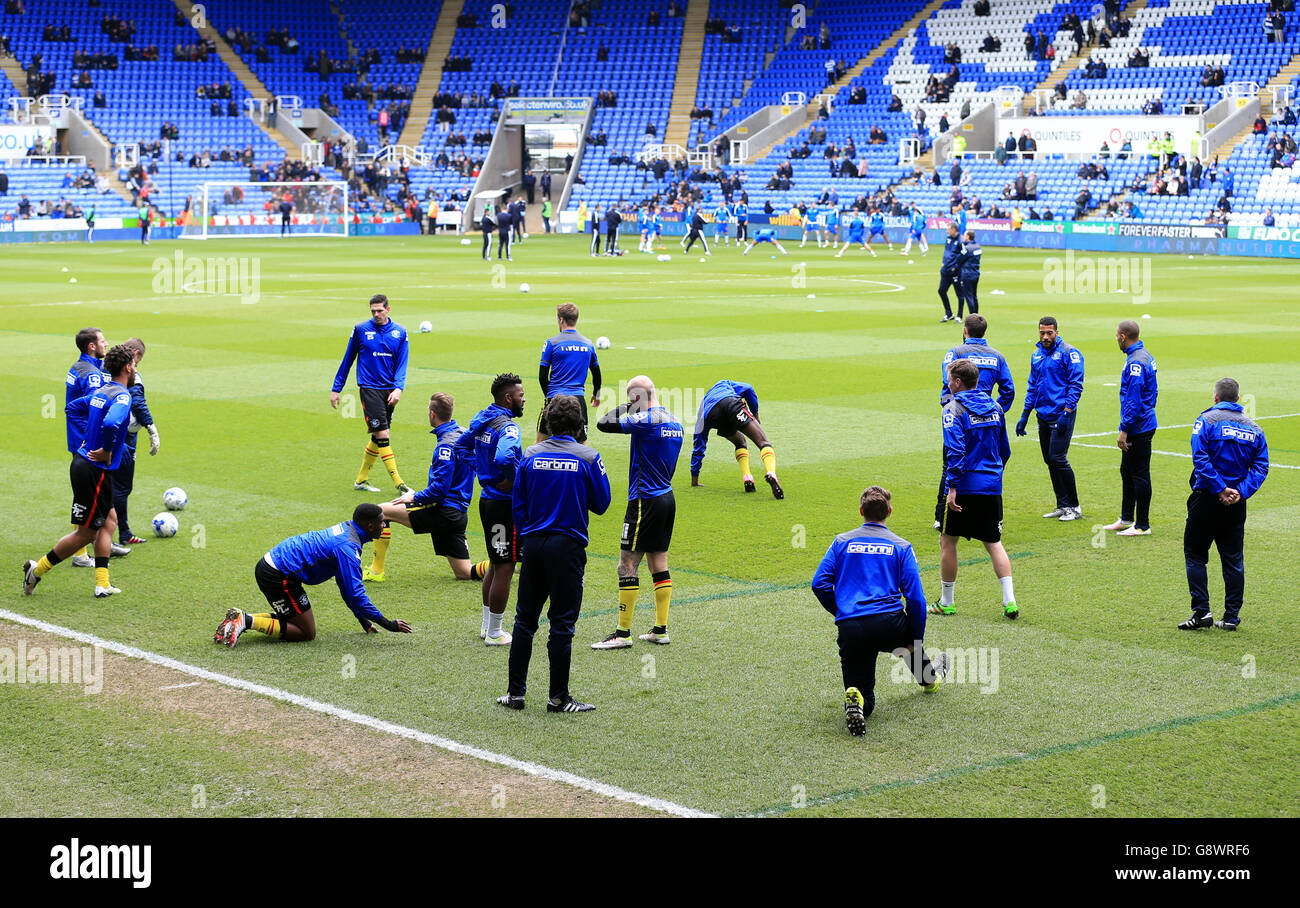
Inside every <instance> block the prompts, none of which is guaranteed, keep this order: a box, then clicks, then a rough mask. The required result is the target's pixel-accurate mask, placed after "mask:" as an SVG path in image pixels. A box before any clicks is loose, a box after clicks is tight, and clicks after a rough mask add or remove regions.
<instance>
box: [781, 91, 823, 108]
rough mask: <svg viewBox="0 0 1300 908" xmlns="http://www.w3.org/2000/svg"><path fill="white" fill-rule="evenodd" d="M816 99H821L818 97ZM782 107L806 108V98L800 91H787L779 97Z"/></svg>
mask: <svg viewBox="0 0 1300 908" xmlns="http://www.w3.org/2000/svg"><path fill="white" fill-rule="evenodd" d="M818 97H821V96H820V95H819V96H818ZM781 106H782V107H807V106H808V96H807V95H806V94H804V93H803V92H801V91H787V92H786V93H785V94H783V95H781Z"/></svg>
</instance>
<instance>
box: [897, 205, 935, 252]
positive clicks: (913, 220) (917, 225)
mask: <svg viewBox="0 0 1300 908" xmlns="http://www.w3.org/2000/svg"><path fill="white" fill-rule="evenodd" d="M909 217H910V221H909V223H908V227H907V245H906V246H904V247H903V251H902V253H901V254H902V255H907V254H908V253H909V252H911V251H912V241H913V240H916V242H917V243H918V244H919V245H920V247H921V255H925V254H926V253H927V252H929V251H930V244H929V243H927V242H926V240H925V214H924V213H923V212H922V211H921V206H920V205H918V204H916V202H913V203H912V212H911V214H910V215H909Z"/></svg>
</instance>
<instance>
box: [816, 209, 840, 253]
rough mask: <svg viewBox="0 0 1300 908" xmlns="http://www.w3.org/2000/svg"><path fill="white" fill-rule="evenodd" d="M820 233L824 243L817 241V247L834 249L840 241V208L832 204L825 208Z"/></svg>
mask: <svg viewBox="0 0 1300 908" xmlns="http://www.w3.org/2000/svg"><path fill="white" fill-rule="evenodd" d="M822 235H823V237H825V244H823V243H822V242H820V241H819V242H818V243H817V246H818V248H826V249H834V248H835V246H836V244H838V243H839V241H840V210H839V209H838V208H836V207H835V206H834V205H832V206H831V207H830V208H827V209H826V213H825V215H824V221H823V225H822Z"/></svg>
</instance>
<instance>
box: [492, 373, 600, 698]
mask: <svg viewBox="0 0 1300 908" xmlns="http://www.w3.org/2000/svg"><path fill="white" fill-rule="evenodd" d="M546 410H547V414H546V418H547V421H548V422H549V423H550V425H551V428H552V430H553V432H554V434H553V435H552V436H551V437H550V438H548V439H547V440H546V441H544V442H542V443H540V444H536V445H533V446H532V447H531V448H529V449H528V450H527V451H525V452H524V459H523V461H522V462H521V463H520V464H519V472H518V475H517V476H516V478H515V484H514V490H513V493H512V494H513V507H514V514H515V525H516V526H517V527H519V535H520V538H522V539H523V545H524V553H523V562H524V567H523V570H522V572H521V573H520V575H519V597H518V599H517V601H516V603H515V626H514V642H513V643H512V644H511V645H510V674H509V679H510V680H509V686H508V688H507V689H506V693H505V695H504V696H502V697H498V698H497V702H498V703H500V704H501V705H502V706H505V707H508V708H510V709H523V708H524V694H525V693H526V692H527V689H528V664H529V662H530V661H531V660H532V655H533V635H534V634H535V633H536V632H537V625H538V622H539V620H540V619H541V614H542V606H544V605H545V604H546V601H547V600H548V599H549V600H550V603H551V605H550V608H549V609H548V610H547V618H548V620H549V621H550V639H549V640H548V641H547V645H546V653H547V656H548V657H549V658H550V663H551V684H550V698H549V699H548V700H547V703H546V711H547V712H553V713H579V712H590V711H591V710H592V709H594V708H595V707H594V706H592V705H591V704H590V703H582V702H580V701H579V700H576V699H575V698H574V697H573V695H572V694H571V693H570V692H569V665H570V662H571V661H572V658H573V631H574V626H575V625H576V624H577V621H578V615H579V614H580V612H581V611H582V582H583V576H584V572H585V570H586V565H587V519H588V518H587V515H588V512H590V513H592V514H604V513H605V511H606V510H608V509H609V504H610V498H611V495H610V488H609V476H608V475H606V473H605V465H604V463H602V462H601V459H600V455H599V454H597V453H596V451H595V450H594V449H592V448H589V447H587V446H586V445H584V444H579V443H578V442H577V441H575V440H574V437H573V436H574V433H575V432H577V430H578V429H580V428H581V427H582V411H581V410H580V409H579V408H578V402H577V401H575V400H574V399H573V398H571V397H556V398H554V399H553V400H551V401H549V402H547V404H546Z"/></svg>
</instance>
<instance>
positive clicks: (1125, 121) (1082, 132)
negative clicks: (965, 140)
mask: <svg viewBox="0 0 1300 908" xmlns="http://www.w3.org/2000/svg"><path fill="white" fill-rule="evenodd" d="M1200 122H1201V121H1200V118H1199V117H1112V116H1107V115H1097V116H1078V117H1003V118H1002V119H1001V120H1000V121H999V124H998V130H999V132H998V140H999V141H1005V140H1006V137H1007V133H1008V132H1010V133H1011V134H1012V135H1014V136H1015V137H1016V138H1017V139H1019V138H1020V137H1021V136H1022V135H1026V136H1029V137H1030V138H1032V139H1033V140H1034V141H1035V142H1037V143H1038V151H1039V152H1040V153H1042V154H1069V153H1074V154H1096V153H1097V152H1098V151H1099V150H1100V149H1101V145H1102V143H1103V142H1104V143H1106V145H1107V146H1109V148H1110V151H1111V152H1112V153H1114V152H1117V151H1119V150H1120V149H1121V148H1123V147H1124V143H1125V142H1129V143H1130V144H1131V145H1132V147H1133V150H1134V151H1135V152H1143V151H1145V150H1146V147H1147V143H1149V142H1151V141H1152V140H1154V139H1162V140H1163V139H1164V137H1165V133H1166V132H1167V133H1169V134H1170V135H1171V136H1172V137H1173V139H1174V150H1175V151H1179V152H1185V151H1187V150H1190V149H1191V147H1192V142H1194V141H1196V140H1197V139H1199V138H1200V136H1199V135H1198V130H1199V128H1200Z"/></svg>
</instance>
